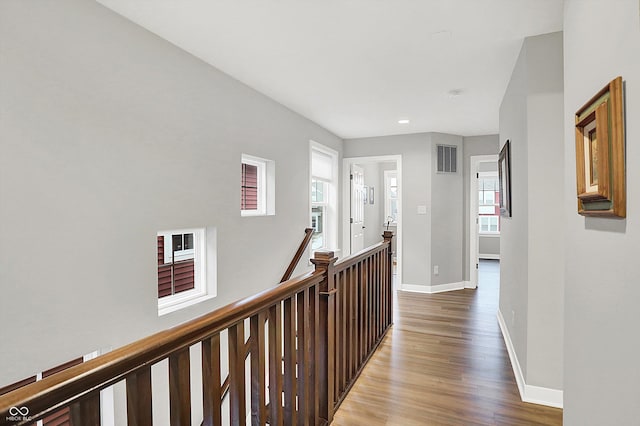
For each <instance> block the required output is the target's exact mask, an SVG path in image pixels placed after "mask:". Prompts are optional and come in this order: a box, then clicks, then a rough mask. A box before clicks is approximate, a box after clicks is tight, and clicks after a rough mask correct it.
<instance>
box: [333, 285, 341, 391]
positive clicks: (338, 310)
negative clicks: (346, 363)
mask: <svg viewBox="0 0 640 426" xmlns="http://www.w3.org/2000/svg"><path fill="white" fill-rule="evenodd" d="M339 277H340V274H339V273H338V274H336V276H335V283H336V289H337V288H338V286H339V283H340V278H339ZM341 312H342V301H341V300H340V291H339V290H338V292H337V293H336V297H335V310H334V311H333V318H334V324H335V328H334V330H333V331H334V334H335V342H336V343H335V349H334V351H335V366H336V368H335V370H334V371H333V372H332V373H331V374H333V376H334V381H333V385H334V388H333V394H334V395H336V396H338V395H340V356H341V355H342V336H341V334H342V333H341V329H340V323H341V321H342V319H341V315H340V314H341Z"/></svg>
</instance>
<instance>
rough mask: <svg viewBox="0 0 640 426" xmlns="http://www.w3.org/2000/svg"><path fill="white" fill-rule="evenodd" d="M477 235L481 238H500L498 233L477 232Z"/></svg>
mask: <svg viewBox="0 0 640 426" xmlns="http://www.w3.org/2000/svg"><path fill="white" fill-rule="evenodd" d="M478 235H479V236H481V237H491V238H498V237H499V236H500V233H499V232H479V233H478Z"/></svg>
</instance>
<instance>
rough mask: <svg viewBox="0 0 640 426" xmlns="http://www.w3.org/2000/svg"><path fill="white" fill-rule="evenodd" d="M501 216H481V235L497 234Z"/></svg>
mask: <svg viewBox="0 0 640 426" xmlns="http://www.w3.org/2000/svg"><path fill="white" fill-rule="evenodd" d="M499 219H500V216H480V233H497V232H498V223H499Z"/></svg>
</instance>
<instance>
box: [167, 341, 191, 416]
mask: <svg viewBox="0 0 640 426" xmlns="http://www.w3.org/2000/svg"><path fill="white" fill-rule="evenodd" d="M189 370H190V368H189V348H188V347H187V348H183V349H180V350H178V351H177V352H174V353H172V354H171V355H170V356H169V401H170V403H169V413H170V418H171V424H172V425H190V424H191V383H190V382H191V377H190V371H189Z"/></svg>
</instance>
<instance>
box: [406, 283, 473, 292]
mask: <svg viewBox="0 0 640 426" xmlns="http://www.w3.org/2000/svg"><path fill="white" fill-rule="evenodd" d="M464 288H465V281H461V282H457V283H448V284H437V285H416V284H402V285H401V286H400V290H403V291H409V292H413V293H427V294H434V293H442V292H445V291H454V290H462V289H464Z"/></svg>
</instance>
